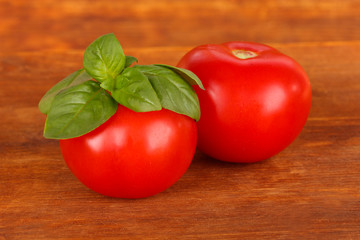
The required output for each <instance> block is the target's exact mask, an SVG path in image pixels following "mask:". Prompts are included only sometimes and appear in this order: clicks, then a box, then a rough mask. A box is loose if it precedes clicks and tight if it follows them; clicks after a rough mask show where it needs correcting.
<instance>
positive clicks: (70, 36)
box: [0, 0, 360, 51]
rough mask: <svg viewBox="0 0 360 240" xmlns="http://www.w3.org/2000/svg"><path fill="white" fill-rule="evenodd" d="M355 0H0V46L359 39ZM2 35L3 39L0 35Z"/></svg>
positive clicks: (358, 4)
mask: <svg viewBox="0 0 360 240" xmlns="http://www.w3.org/2000/svg"><path fill="white" fill-rule="evenodd" d="M359 9H360V1H358V0H344V1H340V0H326V1H325V0H320V1H314V0H300V1H287V0H280V1H279V0H253V1H242V0H213V1H208V0H195V1H192V0H185V1H178V0H176V1H169V0H157V1H153V0H137V1H136V2H134V1H130V0H122V1H115V0H103V1H89V0H76V1H73V0H62V1H53V0H33V1H28V0H15V1H7V0H0V16H1V22H0V26H1V27H0V39H4V40H2V41H1V42H2V43H1V45H0V51H19V50H37V49H54V48H55V49H81V50H82V49H83V48H84V46H87V45H88V44H89V43H90V42H92V41H93V40H94V39H96V38H97V37H98V36H100V35H102V34H105V33H109V32H114V33H115V34H116V35H117V36H118V37H119V39H120V41H121V43H122V44H123V45H124V46H125V47H126V48H127V47H149V46H195V45H200V44H204V43H208V42H211V43H220V42H226V41H232V40H241V41H256V42H275V43H276V42H299V41H301V42H303V41H306V42H309V41H310V42H313V41H323V40H325V41H344V40H346V41H349V40H359V39H360V28H359V22H360V15H359ZM6 39H8V40H7V41H6Z"/></svg>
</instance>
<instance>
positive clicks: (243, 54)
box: [232, 49, 257, 59]
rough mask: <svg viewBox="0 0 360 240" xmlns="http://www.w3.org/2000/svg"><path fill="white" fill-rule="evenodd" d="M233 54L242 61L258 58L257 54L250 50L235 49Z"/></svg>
mask: <svg viewBox="0 0 360 240" xmlns="http://www.w3.org/2000/svg"><path fill="white" fill-rule="evenodd" d="M232 54H233V55H234V56H235V57H237V58H240V59H249V58H254V57H256V56H257V54H256V53H255V52H252V51H249V50H243V49H234V50H232Z"/></svg>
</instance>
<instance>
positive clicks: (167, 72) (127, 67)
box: [39, 33, 204, 139]
mask: <svg viewBox="0 0 360 240" xmlns="http://www.w3.org/2000/svg"><path fill="white" fill-rule="evenodd" d="M136 63H137V59H136V58H135V57H132V56H126V55H125V54H124V52H123V49H122V47H121V45H120V43H119V41H118V40H117V39H116V37H115V35H114V34H112V33H111V34H106V35H103V36H101V37H99V38H98V39H96V40H95V41H94V42H93V43H91V44H90V45H89V47H88V48H87V49H86V50H85V53H84V57H83V66H84V68H83V69H80V70H78V71H75V72H74V73H72V74H70V75H69V76H67V77H66V78H64V79H63V80H61V81H60V82H58V83H57V84H56V85H54V86H53V87H52V88H51V89H50V90H49V91H48V92H47V93H46V94H45V95H44V96H43V98H42V99H41V100H40V102H39V109H40V111H41V112H42V113H44V114H47V118H46V122H45V128H44V137H46V138H52V139H68V138H74V137H78V136H82V135H84V134H86V133H89V132H90V131H92V130H94V129H96V128H97V127H99V126H100V125H101V124H103V123H104V122H106V121H107V120H108V119H109V118H110V117H111V116H112V115H114V114H115V112H116V110H117V107H118V105H119V104H120V105H123V106H125V107H127V108H129V109H131V110H133V111H136V112H148V111H158V110H161V109H162V108H165V109H169V110H171V111H174V112H176V113H179V114H184V115H187V116H189V117H191V118H193V119H194V120H196V121H198V120H199V118H200V105H199V100H198V97H197V95H196V93H195V91H194V89H193V88H192V85H198V86H199V87H200V88H201V89H204V87H203V85H202V83H201V81H200V79H199V78H198V77H197V76H196V75H195V74H194V73H193V72H191V71H189V70H186V69H182V68H177V67H174V66H170V65H164V64H153V65H137V64H136ZM134 64H135V65H134ZM132 65H134V66H132Z"/></svg>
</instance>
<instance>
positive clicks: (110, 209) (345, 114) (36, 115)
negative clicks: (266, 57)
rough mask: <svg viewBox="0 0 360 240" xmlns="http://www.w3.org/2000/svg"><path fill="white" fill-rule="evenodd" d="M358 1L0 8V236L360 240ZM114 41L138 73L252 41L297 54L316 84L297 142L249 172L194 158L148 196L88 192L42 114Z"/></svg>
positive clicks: (1, 3)
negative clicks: (95, 49)
mask: <svg viewBox="0 0 360 240" xmlns="http://www.w3.org/2000/svg"><path fill="white" fill-rule="evenodd" d="M359 11H360V2H359V1H346V0H341V1H336V0H330V1H310V0H306V1H305V0H304V1H301V0H299V1H285V0H284V1H276V0H266V1H260V0H258V1H225V0H216V1H208V0H200V1H196V0H192V1H171V0H168V1H166V0H158V1H156V2H155V1H154V2H153V1H146V0H138V1H130V0H123V1H110V0H106V1H88V0H78V1H70V0H64V1H52V0H42V1H40V0H34V1H27V0H13V1H5V0H0V126H1V128H0V240H10V239H32V240H35V239H36V240H42V239H360V104H359V103H360V15H359ZM108 32H114V33H115V34H116V36H117V37H118V38H119V40H120V42H121V43H122V45H123V47H124V50H125V52H126V54H128V55H133V56H137V57H138V58H139V59H140V63H141V64H150V63H166V64H172V65H174V64H176V63H177V61H178V60H179V58H180V57H181V56H182V55H183V54H184V53H185V52H186V51H188V50H189V49H190V48H192V47H194V46H196V45H198V44H204V43H220V42H225V41H230V40H247V41H257V42H262V43H267V44H271V45H272V46H274V47H276V48H278V49H279V50H281V51H282V52H284V53H286V54H288V55H290V56H292V57H293V58H295V59H296V60H297V61H298V62H299V63H300V64H301V65H302V66H303V67H304V68H305V70H306V71H307V73H308V75H309V77H310V80H311V84H312V88H313V105H312V110H311V114H310V117H309V120H308V122H307V124H306V126H305V128H304V130H303V132H302V133H301V135H300V136H299V137H298V138H297V139H296V141H295V142H294V143H293V144H291V145H290V146H289V147H288V148H287V149H286V150H284V151H283V152H281V153H280V154H278V155H277V156H275V157H273V158H271V159H268V160H266V161H263V162H260V163H256V164H230V163H223V162H219V161H216V160H213V159H210V158H208V157H206V156H205V155H203V154H202V153H201V152H197V153H196V155H195V158H194V160H193V163H192V164H191V166H190V168H189V170H188V171H187V172H186V174H185V175H184V176H183V177H182V178H181V179H180V180H179V181H178V182H177V183H176V184H175V185H173V186H172V187H171V188H169V189H168V190H166V191H165V192H163V193H160V194H158V195H156V196H154V197H150V198H146V199H139V200H125V199H114V198H108V197H104V196H101V195H99V194H96V193H94V192H92V191H90V190H88V189H87V188H86V187H84V186H83V185H82V184H81V183H80V182H79V181H78V180H77V179H76V178H75V177H74V176H73V175H72V173H71V172H70V171H69V169H68V168H67V167H66V165H65V163H64V161H63V159H62V157H61V153H60V150H59V146H58V142H57V141H54V140H46V139H44V138H43V137H42V129H43V124H44V121H45V116H44V115H42V114H41V113H40V112H39V111H38V109H37V104H38V101H39V99H40V98H41V96H42V95H43V94H44V93H45V92H46V90H48V89H49V87H50V86H52V85H53V84H54V83H56V82H57V81H59V80H60V79H62V78H63V77H64V76H66V75H68V74H69V73H71V72H72V71H74V70H77V69H79V68H80V67H81V64H82V54H83V51H84V49H85V48H86V47H87V46H88V44H89V43H90V42H92V41H93V40H94V39H95V38H97V37H98V36H100V35H102V34H104V33H108Z"/></svg>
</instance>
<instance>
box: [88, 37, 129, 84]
mask: <svg viewBox="0 0 360 240" xmlns="http://www.w3.org/2000/svg"><path fill="white" fill-rule="evenodd" d="M125 60H126V59H125V54H124V52H123V49H122V47H121V45H120V43H119V41H118V40H117V39H116V37H115V35H114V34H113V33H110V34H106V35H103V36H101V37H99V38H98V39H96V40H95V41H94V42H92V43H91V44H90V45H89V47H88V48H87V49H86V50H85V53H84V59H83V64H84V68H85V69H86V71H87V72H88V73H89V74H90V75H91V76H92V77H93V78H94V79H96V80H97V81H99V82H104V81H106V80H107V79H109V78H110V79H111V77H112V79H115V77H116V76H117V75H118V74H120V72H121V71H122V70H123V68H124V66H125Z"/></svg>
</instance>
